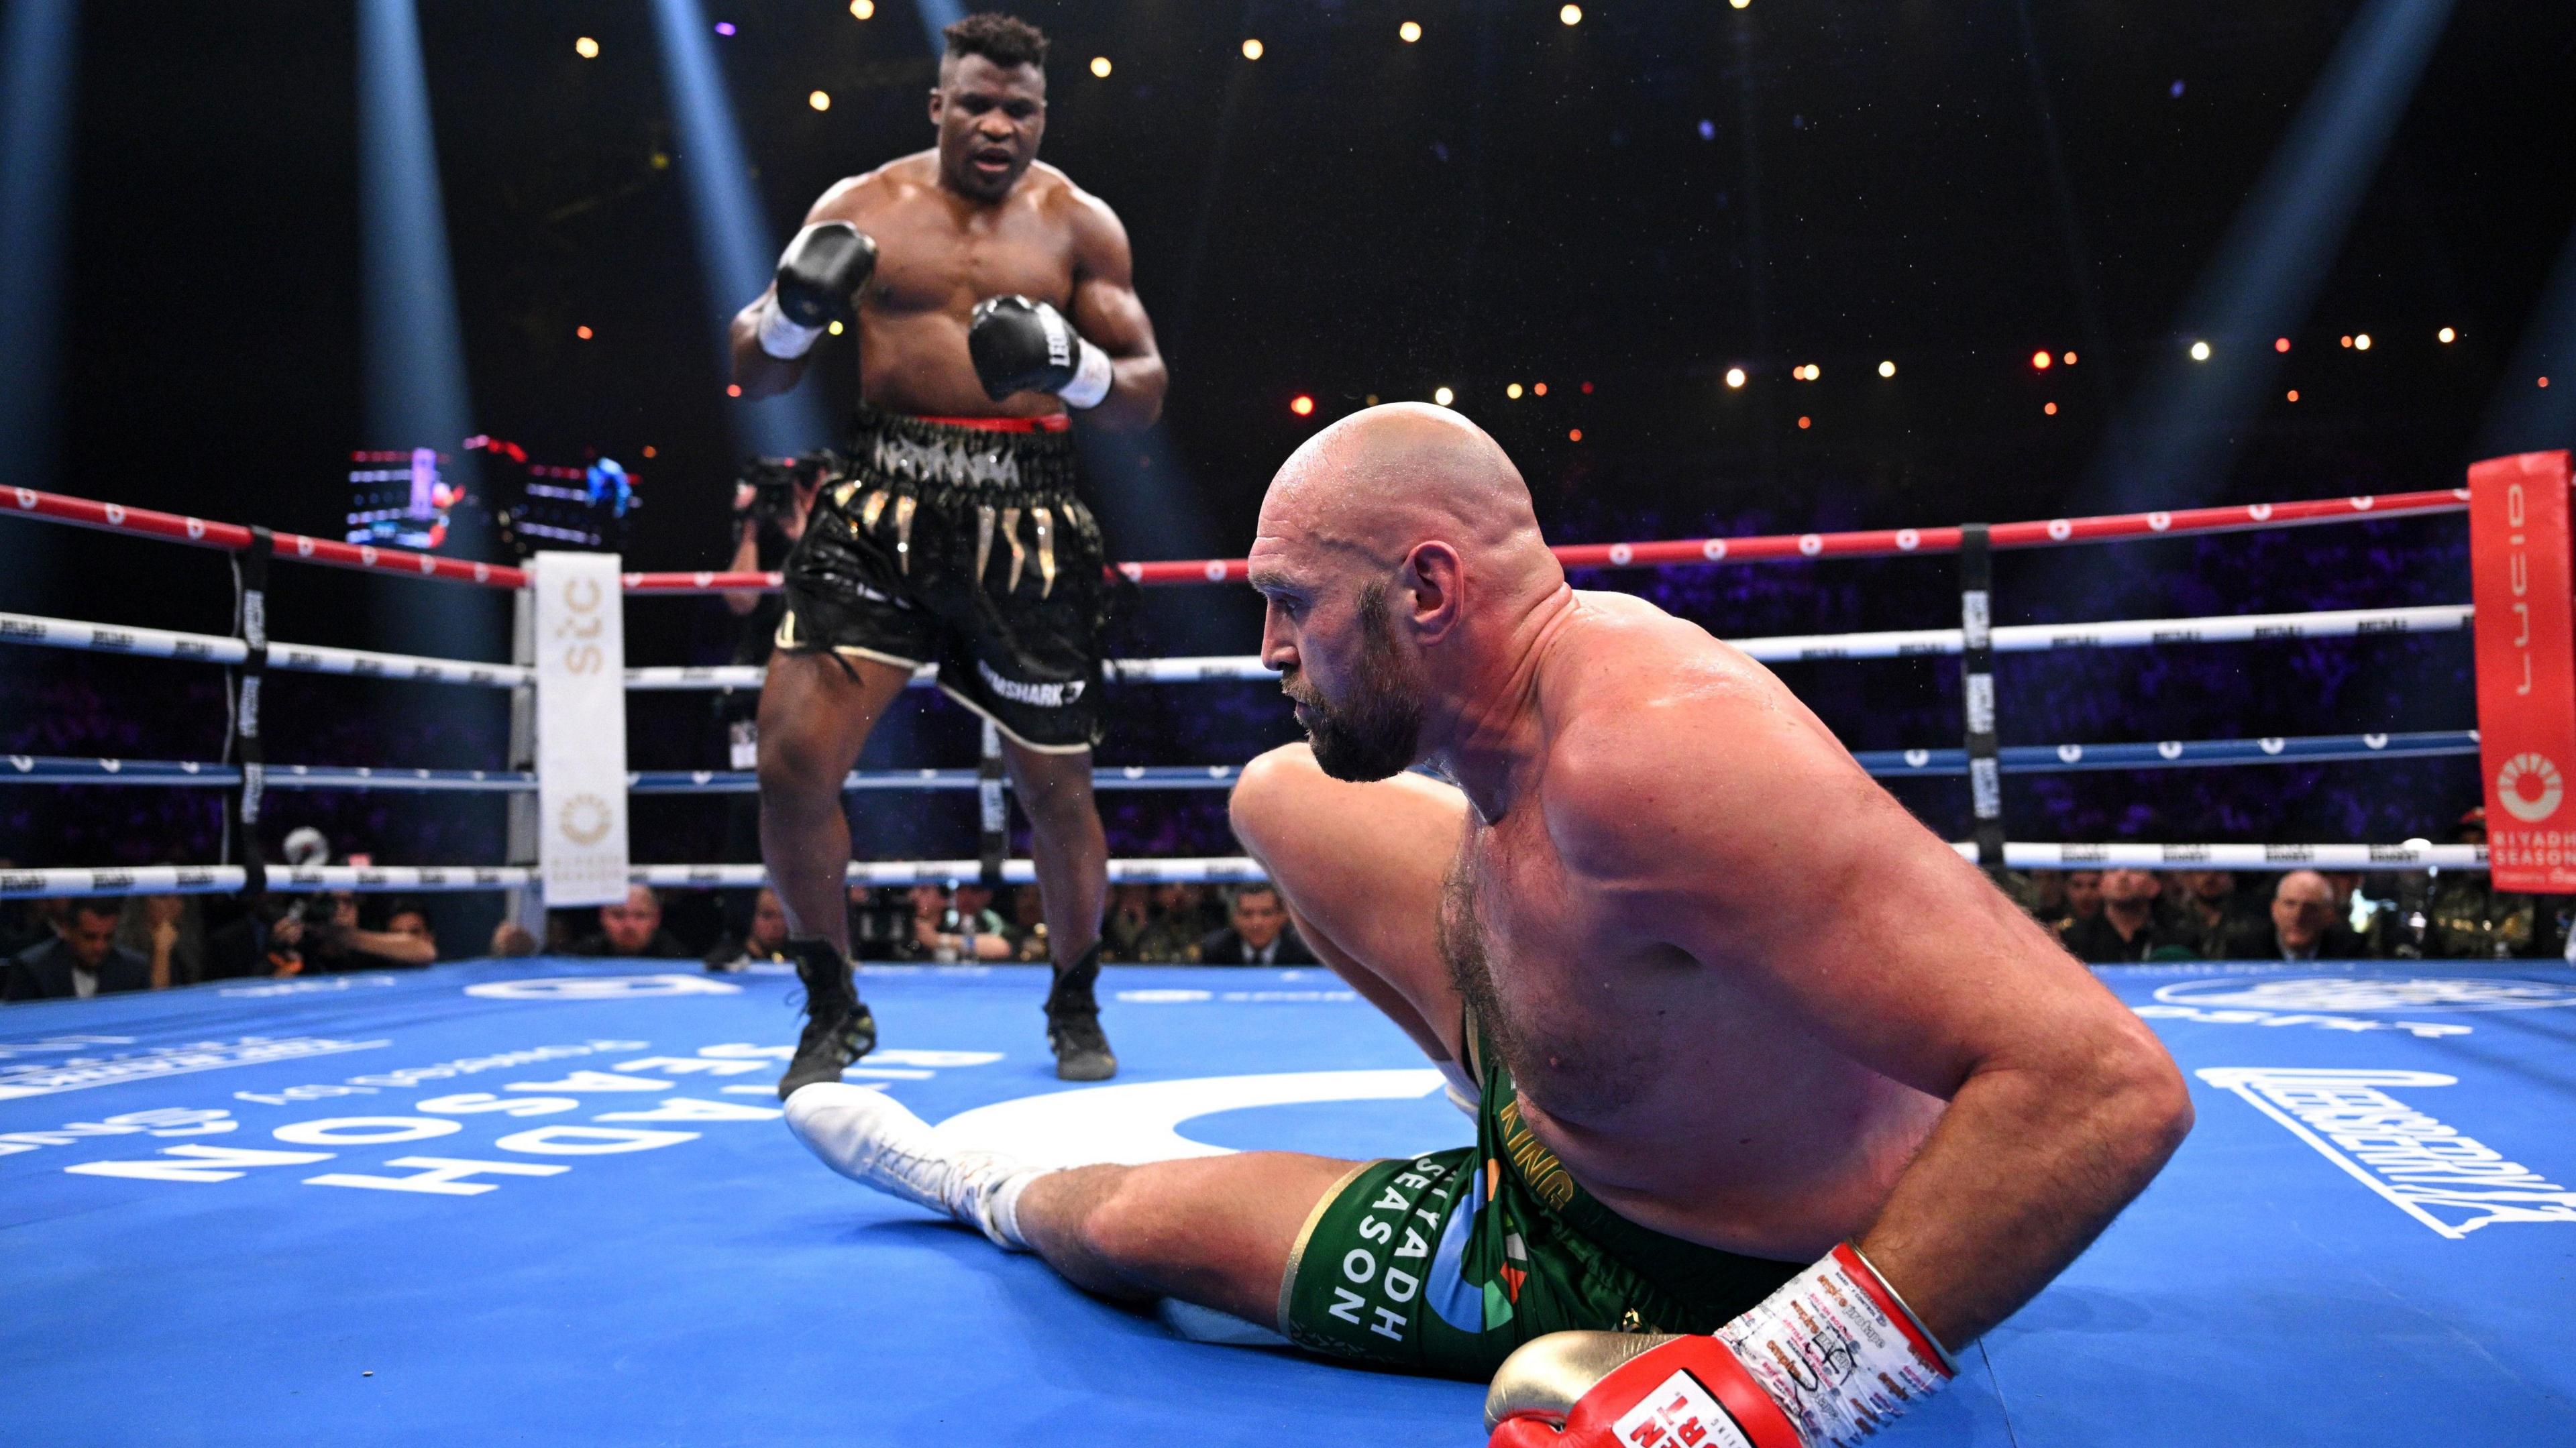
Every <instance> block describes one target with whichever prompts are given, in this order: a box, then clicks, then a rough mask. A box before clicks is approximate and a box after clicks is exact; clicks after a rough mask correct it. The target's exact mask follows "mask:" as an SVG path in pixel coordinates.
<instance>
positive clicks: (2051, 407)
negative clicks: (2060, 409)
mask: <svg viewBox="0 0 2576 1448" xmlns="http://www.w3.org/2000/svg"><path fill="white" fill-rule="evenodd" d="M2039 410H2040V411H2041V412H2044V413H2046V414H2048V415H2049V416H2050V417H2055V416H2056V415H2057V404H2056V403H2054V402H2050V403H2044V404H2042V405H2041V407H2040V409H2039Z"/></svg>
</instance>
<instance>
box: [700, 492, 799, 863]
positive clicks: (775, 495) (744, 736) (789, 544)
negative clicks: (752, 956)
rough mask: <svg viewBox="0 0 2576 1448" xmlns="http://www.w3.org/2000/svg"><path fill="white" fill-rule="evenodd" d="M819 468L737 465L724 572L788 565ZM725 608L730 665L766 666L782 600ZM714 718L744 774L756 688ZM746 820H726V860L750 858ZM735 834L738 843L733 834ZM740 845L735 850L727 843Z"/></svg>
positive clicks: (730, 698)
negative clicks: (730, 619)
mask: <svg viewBox="0 0 2576 1448" xmlns="http://www.w3.org/2000/svg"><path fill="white" fill-rule="evenodd" d="M823 473H824V465H823V462H822V461H821V460H820V459H819V458H788V459H784V460H777V459H771V458H761V457H755V458H752V459H749V460H748V461H746V462H745V463H744V464H743V470H742V477H741V478H740V479H739V480H738V481H737V482H736V483H735V484H734V490H733V557H732V558H731V559H729V560H728V561H727V562H726V563H725V571H727V572H729V573H775V572H777V571H778V569H779V567H780V565H781V564H783V563H785V562H786V561H787V550H789V549H790V548H793V547H795V546H796V540H797V539H798V538H801V537H803V536H804V535H805V518H806V515H807V514H808V513H810V512H812V511H813V507H814V495H815V494H816V493H817V492H819V491H820V490H821V489H822V486H823ZM724 602H725V607H726V608H727V609H728V610H730V611H731V612H732V613H733V615H734V617H736V618H739V619H741V620H742V631H741V633H740V634H738V635H737V636H736V637H735V639H734V646H733V662H734V663H736V664H748V665H755V666H757V665H765V664H767V663H768V662H769V652H770V650H771V649H772V648H773V647H774V646H775V643H776V639H777V636H778V619H779V616H780V615H781V614H782V613H784V612H785V611H786V607H787V605H786V602H785V600H783V599H781V598H780V597H779V596H778V595H777V594H774V593H756V592H754V591H752V590H750V589H736V590H733V591H730V592H728V593H726V594H725V595H724ZM715 709H716V718H717V720H718V721H719V722H721V723H722V724H723V725H724V729H725V744H726V750H727V755H728V760H727V762H728V764H729V766H730V767H731V768H734V769H750V768H752V767H754V766H755V765H756V764H757V763H758V762H759V750H760V735H759V732H758V725H757V723H756V722H755V721H756V716H757V715H758V714H759V712H760V693H759V691H758V690H756V689H725V690H721V691H719V692H718V693H717V695H716V702H715ZM734 813H735V814H737V815H744V814H748V815H749V820H748V821H746V820H742V819H735V820H731V821H728V825H727V828H726V831H725V835H726V839H725V844H726V847H727V848H726V852H725V858H727V859H735V858H741V859H757V858H759V855H758V850H759V848H760V839H759V831H758V824H757V821H758V814H757V811H756V809H755V810H752V811H743V810H736V811H735V812H734ZM736 835H739V836H740V837H741V838H740V839H739V841H737V840H736V839H735V836H736ZM737 843H739V844H740V845H741V846H742V848H741V850H740V851H739V852H737V851H736V850H735V849H734V848H733V846H734V845H736V844H737Z"/></svg>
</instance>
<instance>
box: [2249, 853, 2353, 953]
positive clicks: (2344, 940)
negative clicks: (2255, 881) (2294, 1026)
mask: <svg viewBox="0 0 2576 1448" xmlns="http://www.w3.org/2000/svg"><path fill="white" fill-rule="evenodd" d="M2228 954H2229V956H2230V957H2231V958H2233V959H2236V960H2358V959H2360V958H2362V957H2363V956H2366V955H2368V954H2369V951H2368V949H2367V948H2366V947H2365V946H2364V945H2363V943H2362V939H2361V937H2360V936H2358V935H2356V934H2354V933H2353V930H2352V927H2351V926H2350V925H2347V924H2345V923H2344V922H2343V921H2342V920H2340V919H2338V918H2337V917H2336V914H2335V888H2334V885H2333V884H2332V883H2331V882H2329V881H2328V880H2327V879H2326V877H2325V876H2323V875H2320V874H2318V873H2317V872H2316V871H2314V870H2292V871H2290V872H2289V873H2287V874H2285V875H2283V876H2282V877H2281V880H2280V883H2279V884H2277V885H2275V886H2273V887H2272V918H2271V919H2270V920H2268V921H2266V922H2264V923H2263V924H2262V925H2259V926H2256V927H2253V928H2250V929H2247V930H2244V931H2241V932H2239V933H2238V935H2237V937H2236V941H2235V948H2234V949H2232V950H2230V951H2229V952H2228Z"/></svg>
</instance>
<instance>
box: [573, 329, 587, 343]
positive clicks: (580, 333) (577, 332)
mask: <svg viewBox="0 0 2576 1448" xmlns="http://www.w3.org/2000/svg"><path fill="white" fill-rule="evenodd" d="M572 334H573V335H574V336H576V337H579V338H580V339H582V340H583V341H585V342H587V341H589V340H590V329H589V328H588V327H575V328H573V329H572Z"/></svg>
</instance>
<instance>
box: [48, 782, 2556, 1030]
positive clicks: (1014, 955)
mask: <svg viewBox="0 0 2576 1448" xmlns="http://www.w3.org/2000/svg"><path fill="white" fill-rule="evenodd" d="M2485 834H2486V831H2485V821H2484V818H2483V817H2482V816H2481V815H2480V814H2479V812H2477V811H2475V810H2472V811H2470V812H2469V814H2468V815H2466V816H2464V817H2463V818H2462V819H2461V821H2460V824H2459V827H2458V828H2457V829H2456V830H2455V831H2454V832H2453V838H2454V839H2455V840H2457V841H2459V842H2462V843H2480V842H2483V841H2484V839H2485ZM2002 883H2003V885H2004V887H2005V888H2006V889H2007V890H2008V891H2009V892H2011V893H2012V894H2013V895H2014V896H2015V897H2016V898H2017V899H2018V900H2019V901H2020V903H2021V904H2022V906H2023V908H2025V909H2027V910H2028V911H2029V912H2030V914H2031V915H2032V916H2033V918H2035V919H2037V920H2038V921H2039V922H2040V923H2041V924H2042V925H2044V926H2046V927H2047V928H2048V929H2049V930H2051V931H2053V932H2054V933H2055V934H2056V935H2057V937H2058V939H2059V940H2061V941H2063V942H2064V943H2065V946H2066V948H2067V950H2068V951H2069V952H2071V953H2072V954H2073V955H2075V957H2076V958H2077V959H2079V960H2083V961H2087V962H2089V963H2092V964H2096V965H2118V964H2128V963H2138V962H2150V961H2167V960H2359V959H2385V958H2397V959H2407V958H2427V959H2431V958H2441V959H2480V960H2484V959H2501V958H2510V957H2558V956H2561V955H2563V954H2565V952H2566V950H2567V948H2568V937H2569V930H2570V924H2571V919H2576V899H2571V898H2569V897H2561V896H2547V897H2543V896H2533V895H2522V894H2515V893H2512V892H2509V891H2498V890H2495V889H2494V888H2493V887H2492V886H2491V885H2490V883H2489V881H2488V877H2487V875H2486V872H2484V871H2482V870H2452V871H2434V872H2422V871H2406V872H2388V873H2379V874H2367V873H2363V872H2359V871H2319V870H2288V871H2284V872H2280V873H2277V874H2273V873H2263V874H2255V873H2245V872H2235V871H2228V870H2171V871H2165V872H2161V873H2151V872H2149V871H2145V870H2131V869H2110V870H2067V871H2031V872H2027V873H2023V874H2017V875H2008V876H2005V877H2004V879H2003V881H2002ZM848 909H849V925H850V940H851V944H852V948H853V953H854V954H855V955H856V956H858V957H859V958H860V959H864V960H871V961H924V962H938V963H966V962H985V963H1003V962H1012V961H1022V962H1036V961H1043V960H1046V959H1047V958H1048V940H1047V927H1046V921H1045V916H1044V912H1043V911H1042V910H1041V909H1040V907H1039V902H1038V892H1037V888H1036V887H1035V886H1016V887H1013V886H1006V887H1003V888H1002V889H1000V890H994V889H991V888H988V887H986V886H984V885H982V884H979V883H977V882H975V881H972V880H966V881H957V882H952V883H950V884H947V885H915V886H913V887H911V888H910V889H908V890H905V889H865V888H856V889H852V890H851V891H850V892H849V896H848ZM787 937H788V925H787V916H786V913H785V912H784V911H783V910H781V909H780V908H779V904H778V897H777V896H776V895H774V894H772V893H771V892H769V891H768V890H760V891H757V892H753V893H745V892H718V891H707V890H693V891H670V892H664V891H656V890H652V889H648V888H646V887H644V886H641V885H638V886H636V887H634V888H633V889H631V890H630V891H628V892H627V896H626V898H625V899H624V900H622V901H619V902H616V903H613V904H609V905H603V906H599V907H597V908H595V909H580V910H555V911H550V912H547V916H546V920H545V929H544V935H543V938H540V937H539V936H538V935H537V934H536V933H535V932H533V931H531V930H529V929H528V928H526V927H524V926H522V925H520V924H518V923H516V922H511V921H505V922H503V924H502V925H501V926H500V928H499V929H498V930H496V931H495V932H494V933H493V935H492V938H491V939H490V940H489V941H476V942H474V943H473V945H474V947H479V948H452V949H447V950H445V951H442V948H441V945H440V942H439V940H438V938H437V936H436V934H435V933H434V931H433V929H432V926H431V916H430V913H429V912H428V911H427V910H426V909H424V908H423V907H422V905H421V904H420V903H419V902H417V901H413V900H407V899H404V898H402V897H399V896H392V897H387V896H359V895H351V894H332V895H316V896H308V897H303V898H300V899H297V900H294V901H289V902H282V906H281V907H273V908H271V909H269V910H265V911H250V910H245V909H244V908H242V906H241V904H240V902H238V901H236V900H233V899H231V898H230V897H225V896H180V895H138V896H134V897H131V898H127V899H112V898H89V899H79V900H37V901H14V902H0V1000H36V999H46V998H53V997H63V996H90V995H97V994H104V993H111V992H116V991H128V990H157V989H162V988H165V987H169V986H178V985H193V984H197V983H199V982H201V981H209V980H223V979H228V978H235V977H244V976H267V977H277V976H288V977H291V976H296V975H305V974H329V973H336V972H347V971H358V970H383V969H396V968H403V967H411V966H422V965H428V964H431V963H432V962H434V961H437V960H440V959H453V958H457V957H460V956H468V955H476V954H487V953H488V954H491V955H497V956H533V955H540V954H542V955H556V956H574V957H601V958H609V957H614V958H637V959H647V960H695V961H701V962H703V963H704V964H705V965H706V967H707V968H708V969H710V970H739V969H742V968H744V967H746V966H747V965H749V964H751V963H754V962H758V961H782V960H784V959H785V958H786V955H785V952H786V947H787ZM1101 958H1102V959H1104V960H1107V961H1111V962H1115V963H1122V964H1136V965H1311V964H1314V963H1315V957H1314V955H1313V954H1312V953H1311V952H1310V951H1309V950H1308V949H1307V948H1306V945H1305V943H1304V942H1303V941H1301V940H1299V939H1298V938H1297V931H1296V926H1295V924H1294V923H1293V922H1292V921H1291V920H1290V919H1289V918H1288V912H1287V908H1286V906H1285V905H1284V904H1283V903H1282V902H1281V900H1280V897H1279V893H1278V891H1276V890H1275V889H1272V888H1271V887H1270V886H1268V885H1242V886H1236V887H1234V888H1231V889H1226V890H1219V889H1216V888H1214V887H1211V886H1207V885H1188V884H1169V885H1120V886H1117V887H1115V888H1113V889H1112V890H1111V891H1110V896H1109V906H1108V910H1107V913H1106V917H1105V918H1104V919H1103V921H1102V922H1101Z"/></svg>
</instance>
